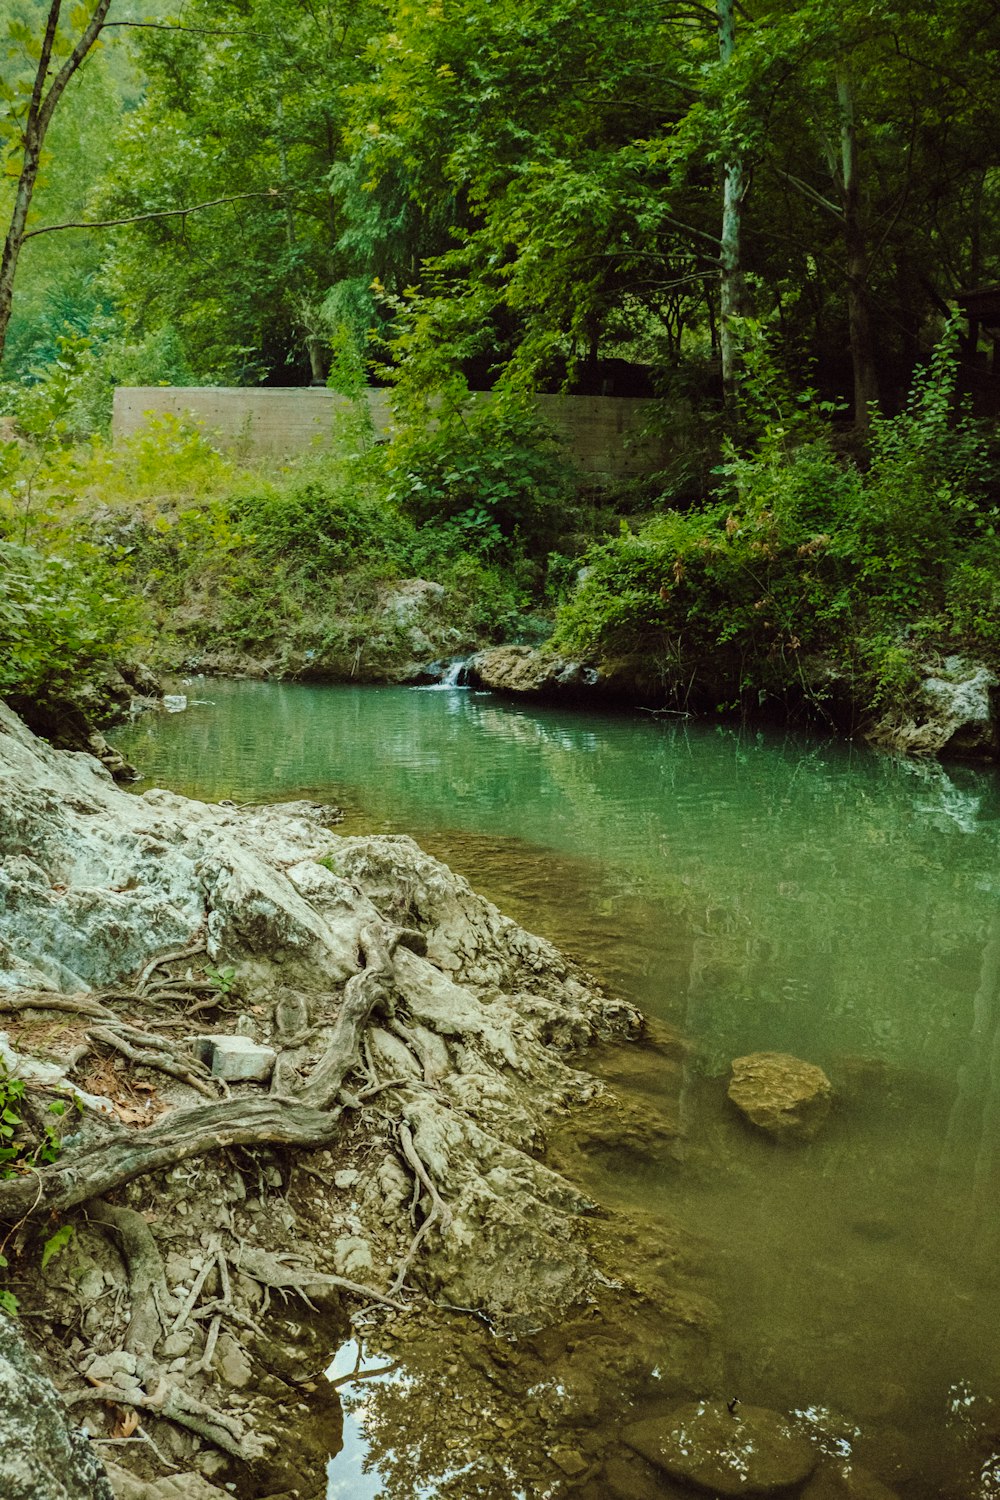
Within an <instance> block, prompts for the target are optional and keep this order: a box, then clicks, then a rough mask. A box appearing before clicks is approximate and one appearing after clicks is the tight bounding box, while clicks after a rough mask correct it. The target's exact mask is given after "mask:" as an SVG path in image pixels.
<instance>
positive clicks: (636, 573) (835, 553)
mask: <svg viewBox="0 0 1000 1500" xmlns="http://www.w3.org/2000/svg"><path fill="white" fill-rule="evenodd" d="M759 368H762V367H759ZM955 380H956V358H955V351H954V343H953V340H951V339H950V338H946V339H945V341H944V342H943V343H942V344H941V346H940V347H939V348H938V350H937V352H936V354H935V356H934V358H933V360H932V361H931V362H930V364H929V365H928V367H927V369H926V370H925V371H924V372H923V373H922V374H921V375H920V376H919V377H918V379H917V380H916V381H915V383H914V387H913V391H912V393H911V396H910V399H909V401H908V403H907V405H906V407H905V409H904V410H903V412H901V413H900V415H899V416H897V417H895V418H882V419H880V420H879V421H878V422H877V424H876V426H875V431H874V436H873V449H872V458H871V463H870V465H869V466H868V467H867V468H866V469H863V468H861V467H859V466H858V465H857V464H856V463H855V462H854V461H852V460H850V459H848V458H844V457H841V456H839V455H838V454H837V453H836V452H835V450H834V448H833V446H832V443H831V440H830V437H829V435H828V434H827V433H826V432H824V431H823V430H822V428H821V427H820V426H818V424H817V421H816V414H815V411H814V409H813V407H812V403H811V401H810V402H809V403H807V404H805V405H801V404H798V403H794V402H793V404H792V405H791V407H789V406H788V404H787V392H785V393H784V395H782V393H781V392H780V390H779V391H778V392H777V393H776V394H775V396H774V399H773V401H771V402H770V405H771V407H772V413H771V416H770V418H768V419H766V420H763V421H762V423H761V425H760V426H759V428H758V433H757V437H756V440H755V441H754V443H753V445H752V448H751V450H750V451H749V452H743V453H739V452H737V451H736V450H735V449H734V448H733V447H732V446H730V448H729V450H728V454H727V459H726V462H725V463H724V464H723V466H722V468H721V469H720V471H719V478H720V486H719V493H718V496H717V497H716V498H715V499H713V500H712V501H711V502H709V503H707V504H704V505H702V506H699V507H697V508H696V509H694V510H693V511H691V512H688V513H686V514H682V513H679V512H676V511H669V510H668V511H665V512H664V513H663V514H662V515H660V516H658V517H656V518H654V519H653V520H652V521H650V522H649V523H647V524H646V525H645V526H644V527H642V528H641V529H640V531H639V532H638V534H633V533H632V532H631V531H629V530H628V529H627V528H626V527H624V526H623V529H622V533H621V535H620V536H618V537H616V538H614V539H613V540H611V541H608V542H605V543H601V544H599V545H597V546H595V547H593V548H591V550H590V551H589V553H588V554H587V556H586V557H585V559H584V563H585V569H584V579H583V582H582V583H581V584H580V585H579V587H578V588H577V589H576V591H575V592H574V593H573V595H572V596H571V597H570V598H569V600H568V601H567V603H566V604H565V605H564V606H563V608H562V610H561V611H560V614H559V618H558V622H557V629H556V634H555V638H554V642H555V645H556V646H557V647H560V648H561V649H563V650H568V651H573V652H578V653H579V652H583V653H588V652H590V653H593V652H601V653H603V654H606V655H607V654H610V655H618V654H638V655H640V656H644V657H647V658H648V659H649V660H650V661H652V662H655V663H657V664H658V665H659V669H660V671H661V674H662V676H663V678H664V681H665V682H666V683H667V684H668V685H669V686H670V687H672V689H673V690H674V692H675V693H676V694H681V695H683V693H684V692H685V691H689V690H690V688H691V684H692V683H693V682H694V683H696V684H698V685H700V686H701V687H702V688H706V690H707V684H708V683H714V684H717V685H718V689H719V691H718V699H719V700H721V703H720V706H725V707H733V706H736V705H740V704H742V705H744V706H746V705H747V704H748V703H750V704H753V705H754V706H757V705H759V704H761V703H764V702H766V701H767V700H769V699H771V698H774V697H776V696H785V697H787V695H788V694H789V693H791V694H792V695H793V696H794V695H798V696H799V697H802V698H805V699H806V700H811V702H812V704H813V706H814V707H816V706H820V705H819V702H818V700H819V697H820V696H821V693H822V689H821V688H819V687H818V686H817V684H818V683H819V682H820V681H821V680H822V679H823V678H824V677H825V678H827V679H829V677H830V675H831V673H830V670H817V665H818V662H817V659H818V658H819V657H820V656H822V657H823V658H824V659H825V660H826V662H827V665H828V668H830V669H832V671H833V675H836V673H837V672H838V671H844V672H848V673H850V674H851V676H852V677H853V679H854V681H855V683H856V685H857V688H858V689H860V694H861V696H862V698H863V699H864V700H865V701H866V702H867V704H868V706H869V708H871V709H872V710H876V709H880V708H886V707H889V706H891V705H892V704H895V703H899V702H901V701H904V700H905V698H906V695H907V692H908V691H909V690H910V689H911V688H912V686H913V682H914V680H915V671H916V657H915V651H916V648H917V646H918V645H919V644H920V642H921V641H922V640H935V641H945V642H949V641H950V642H952V643H953V644H954V645H959V646H962V647H967V648H969V649H973V650H977V651H979V652H981V653H983V654H985V655H986V656H987V657H988V658H992V659H997V657H998V654H1000V589H998V588H997V586H996V584H995V581H994V580H995V579H996V577H997V576H998V571H997V570H998V566H1000V541H998V539H997V535H996V511H995V509H994V508H993V506H992V504H991V502H990V499H989V491H988V488H987V483H986V481H987V478H988V465H987V461H986V451H985V446H984V442H983V438H982V435H981V433H980V432H979V431H978V429H977V428H976V427H975V425H974V424H972V423H971V422H970V421H969V420H968V419H960V420H959V421H958V422H957V423H956V422H955V419H954V412H953V404H954V389H955ZM766 384H767V379H766V376H765V377H764V381H763V384H762V385H761V388H760V390H759V392H758V395H759V397H760V398H761V399H760V401H759V402H758V406H759V409H760V410H764V408H766V406H767V405H768V404H769V403H768V401H767V399H766V389H765V387H766ZM987 583H988V586H985V587H984V585H986V584H987ZM810 658H811V659H810ZM804 663H805V665H804Z"/></svg>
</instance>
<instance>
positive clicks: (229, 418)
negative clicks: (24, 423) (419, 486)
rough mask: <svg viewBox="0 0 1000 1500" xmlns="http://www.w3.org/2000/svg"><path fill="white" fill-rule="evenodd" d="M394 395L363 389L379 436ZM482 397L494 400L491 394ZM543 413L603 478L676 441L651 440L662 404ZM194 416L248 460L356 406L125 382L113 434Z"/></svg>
mask: <svg viewBox="0 0 1000 1500" xmlns="http://www.w3.org/2000/svg"><path fill="white" fill-rule="evenodd" d="M390 395H391V392H389V391H387V390H378V389H376V388H374V387H369V388H368V389H367V390H366V391H365V399H366V401H367V403H368V410H369V412H370V413H371V419H372V425H373V427H374V430H375V437H376V440H379V439H384V438H385V437H386V436H387V435H388V433H389V432H390V431H391V428H392V412H391V409H390V406H389V398H390ZM475 399H476V400H477V401H489V400H491V399H492V398H491V397H490V396H489V395H488V394H484V395H479V396H477V397H476V398H475ZM535 400H536V403H537V407H538V413H539V416H540V417H541V418H542V419H543V421H545V422H546V423H548V425H549V426H550V427H551V428H552V429H553V431H554V432H555V433H557V434H558V436H559V437H561V438H562V439H563V441H564V442H565V443H566V445H567V449H568V451H569V454H570V456H571V458H572V459H573V462H574V463H575V464H576V467H577V468H578V469H579V470H580V473H581V474H583V475H585V476H587V477H588V478H591V479H593V480H595V481H596V482H599V481H601V480H604V481H607V480H615V479H627V478H631V477H635V476H641V475H643V474H650V473H653V472H655V471H656V470H658V469H661V468H663V467H664V465H665V463H666V462H667V461H668V460H669V458H670V457H671V454H672V453H676V444H675V443H667V442H666V441H665V440H664V439H663V438H662V437H652V436H651V435H650V434H649V433H648V432H647V428H649V427H650V426H652V424H653V418H654V416H655V415H656V412H657V406H658V403H657V402H655V401H651V400H648V399H643V398H641V397H636V396H536V398H535ZM150 413H152V414H155V415H158V416H159V415H164V414H167V413H169V414H171V415H173V416H177V417H186V418H192V419H193V420H194V421H196V422H198V423H200V424H201V425H202V426H203V427H204V429H205V431H206V433H207V434H208V435H209V436H210V437H212V438H213V439H214V440H216V441H217V442H218V443H219V446H220V447H222V448H224V449H226V450H227V451H229V452H232V453H235V454H236V455H237V456H238V457H240V458H243V459H254V458H265V457H270V458H281V457H286V458H290V457H294V456H295V455H297V454H302V453H306V452H308V451H309V450H310V449H311V448H322V447H323V446H325V445H326V444H329V443H331V442H332V441H333V440H334V438H335V436H336V434H337V428H338V426H339V427H340V428H341V430H343V428H344V427H345V426H346V427H347V428H348V430H349V428H350V422H351V417H352V412H351V403H350V401H349V400H348V399H347V398H346V397H345V396H339V395H337V393H336V392H335V391H328V390H324V389H322V388H318V387H317V388H315V389H314V388H312V387H308V386H304V387H277V386H267V387H256V388H244V387H236V386H155V385H154V386H119V387H118V389H117V390H116V391H115V404H114V417H113V422H112V432H113V435H114V437H115V438H116V439H117V438H123V437H128V436H129V435H130V434H132V433H134V432H136V431H137V430H138V428H140V427H141V426H142V424H143V421H144V419H145V418H146V416H147V415H148V414H150Z"/></svg>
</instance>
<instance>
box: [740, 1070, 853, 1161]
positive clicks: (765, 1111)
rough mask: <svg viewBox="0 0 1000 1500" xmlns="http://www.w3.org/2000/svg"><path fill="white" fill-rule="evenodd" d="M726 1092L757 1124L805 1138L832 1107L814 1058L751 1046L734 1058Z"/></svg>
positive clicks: (774, 1132) (782, 1137)
mask: <svg viewBox="0 0 1000 1500" xmlns="http://www.w3.org/2000/svg"><path fill="white" fill-rule="evenodd" d="M729 1097H730V1099H731V1100H732V1101H733V1103H734V1104H735V1105H736V1108H737V1109H738V1110H739V1111H740V1113H741V1114H742V1115H744V1116H745V1117H746V1119H748V1120H749V1121H750V1123H751V1124H752V1125H756V1126H757V1127H758V1129H760V1130H766V1131H767V1132H768V1134H769V1135H773V1136H775V1137H777V1138H778V1139H779V1140H805V1141H808V1140H811V1139H812V1137H813V1136H814V1135H815V1134H816V1132H817V1131H818V1130H819V1128H820V1126H821V1125H822V1124H823V1122H824V1120H825V1119H826V1117H827V1115H828V1114H829V1112H830V1104H831V1102H832V1100H833V1087H832V1085H831V1083H830V1080H829V1078H827V1076H826V1074H825V1073H824V1072H823V1069H822V1068H817V1067H816V1065H815V1064H814V1063H807V1062H803V1061H802V1060H801V1058H798V1057H791V1056H789V1054H788V1053H787V1052H752V1053H751V1054H750V1055H749V1056H748V1057H737V1058H736V1059H735V1061H734V1062H733V1076H732V1079H731V1081H730V1084H729Z"/></svg>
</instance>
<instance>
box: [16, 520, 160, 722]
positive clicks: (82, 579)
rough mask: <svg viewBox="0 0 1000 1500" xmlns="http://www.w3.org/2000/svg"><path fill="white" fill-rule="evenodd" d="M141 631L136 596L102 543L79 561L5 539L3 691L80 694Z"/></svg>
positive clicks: (36, 695)
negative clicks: (124, 583) (110, 561)
mask: <svg viewBox="0 0 1000 1500" xmlns="http://www.w3.org/2000/svg"><path fill="white" fill-rule="evenodd" d="M137 637H138V609H137V606H136V603H135V601H134V600H133V599H131V598H129V597H128V595H127V594H126V592H125V591H124V589H123V588H122V585H121V581H120V579H118V578H117V577H116V575H115V573H114V572H113V570H112V569H111V567H110V565H109V564H108V562H107V560H106V559H105V558H104V557H103V556H102V555H101V554H100V552H99V551H98V549H97V548H91V549H89V551H88V549H87V548H86V547H85V546H84V544H82V543H80V544H78V547H77V557H76V559H75V560H71V559H70V558H67V557H59V556H50V557H46V556H43V555H42V554H41V553H40V552H38V551H36V550H35V549H34V548H31V547H20V546H16V545H14V544H13V543H11V542H6V541H0V693H14V694H19V695H22V696H25V697H29V698H32V699H35V700H38V701H44V700H50V701H51V700H55V699H58V698H60V697H62V696H64V695H70V696H72V695H73V693H74V692H78V691H79V690H81V689H83V688H85V687H86V686H87V685H88V684H93V685H96V684H99V682H100V680H101V677H102V675H103V674H104V673H105V672H106V671H107V669H108V668H109V667H110V666H111V665H112V664H113V662H114V661H115V659H116V658H119V657H121V656H123V655H127V654H128V653H129V651H130V650H131V649H132V648H133V647H134V645H135V643H136V640H137Z"/></svg>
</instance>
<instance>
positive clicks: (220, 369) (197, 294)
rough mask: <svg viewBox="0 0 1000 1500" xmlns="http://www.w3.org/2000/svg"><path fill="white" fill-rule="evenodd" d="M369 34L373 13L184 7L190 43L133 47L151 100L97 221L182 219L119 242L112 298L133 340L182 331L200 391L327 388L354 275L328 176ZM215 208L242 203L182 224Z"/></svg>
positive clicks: (137, 118)
mask: <svg viewBox="0 0 1000 1500" xmlns="http://www.w3.org/2000/svg"><path fill="white" fill-rule="evenodd" d="M375 28H376V23H375V19H374V16H373V11H372V9H371V7H370V6H369V5H368V4H367V3H366V0H363V3H361V4H352V3H348V0H320V3H316V4H311V3H308V4H307V3H305V0H247V3H242V0H222V3H219V0H189V3H188V4H187V5H186V7H185V10H184V29H180V28H175V29H148V30H143V31H139V32H136V33H134V37H135V46H136V52H137V56H138V58H139V61H140V64H141V68H142V73H143V77H144V81H145V88H144V97H143V100H142V102H141V104H140V105H139V107H138V108H137V109H135V110H133V111H131V112H130V113H129V114H128V115H127V116H125V117H124V119H123V121H122V128H121V131H120V134H119V141H118V150H117V153H116V161H115V165H114V168H113V170H112V172H111V173H110V174H109V176H108V178H107V179H106V181H105V182H104V184H103V186H102V189H101V192H100V198H99V202H100V205H101V212H102V213H103V214H104V215H106V216H107V217H109V218H110V217H113V216H116V215H117V216H121V217H124V218H131V217H137V216H139V215H141V214H142V212H143V210H144V209H146V208H148V207H150V206H154V205H155V207H156V208H157V209H160V210H164V209H167V208H171V207H173V208H175V209H176V210H178V212H176V213H175V215H174V217H172V218H167V217H161V218H158V219H154V218H151V219H148V220H145V221H144V222H140V223H137V224H135V225H130V226H128V227H126V228H123V229H122V230H120V231H114V232H113V233H112V234H111V235H110V237H109V244H108V250H107V255H106V274H107V283H106V284H107V286H108V289H109V291H110V293H111V295H112V297H113V299H114V301H115V303H116V305H117V306H118V308H119V309H120V311H121V313H122V315H123V316H124V318H125V320H126V322H127V324H128V326H129V327H130V329H131V330H132V331H133V332H135V333H136V334H138V335H140V336H141V335H142V334H144V333H148V332H150V331H151V330H155V329H156V328H158V327H163V326H170V327H171V328H173V329H175V330H176V331H177V332H178V334H179V336H180V338H181V340H182V342H183V345H184V348H185V352H186V354H187V356H188V358H189V360H190V362H191V363H192V365H193V367H194V368H195V369H196V370H197V371H198V372H199V373H200V374H201V375H202V376H210V377H214V378H222V379H225V380H230V381H242V380H256V379H260V378H267V377H268V376H269V375H270V376H271V378H274V376H273V372H276V371H277V372H281V373H279V376H278V378H279V379H280V378H284V379H285V380H287V378H288V377H287V376H285V375H283V372H284V371H285V370H288V369H291V370H293V371H294V372H295V376H296V378H300V379H302V378H304V379H308V378H309V376H310V375H311V376H312V377H313V378H314V379H322V377H323V374H324V373H325V372H324V368H323V353H324V349H325V346H326V345H327V344H328V341H329V339H328V334H329V328H328V323H329V320H328V318H327V317H326V315H325V313H324V309H323V304H324V302H325V300H326V298H327V295H328V293H329V291H330V289H331V287H334V286H336V285H337V284H339V283H340V282H342V281H343V280H345V279H346V278H348V277H349V275H350V273H351V268H352V258H351V256H350V255H349V254H348V253H346V252H345V251H343V250H342V249H341V245H340V241H341V238H342V236H343V235H344V234H345V233H346V231H347V229H348V222H347V219H346V217H345V215H344V214H343V213H342V212H341V210H340V207H339V203H338V195H337V192H336V191H335V189H334V188H333V186H332V185H331V174H332V173H334V171H335V170H336V169H337V167H338V164H339V163H340V161H341V160H342V158H343V155H344V151H343V147H342V143H341V138H342V131H343V126H344V121H345V115H346V91H347V89H349V88H350V87H351V86H352V85H354V84H356V83H357V82H358V80H359V78H360V77H361V76H362V75H363V73H364V71H365V68H366V65H365V62H364V51H365V46H366V42H367V39H368V36H369V35H370V34H371V32H372V31H373V30H375ZM266 186H272V187H273V188H274V189H275V192H274V193H273V194H272V195H270V196H268V195H267V194H266V191H261V190H262V189H265V188H266ZM258 191H260V193H261V195H260V196H259V197H257V198H254V197H253V196H252V194H253V193H255V192H258ZM244 194H245V195H246V196H239V195H244ZM223 197H226V198H229V199H233V200H235V199H236V198H237V197H239V201H238V202H237V201H232V202H231V203H230V204H229V205H228V206H227V207H226V208H225V209H224V210H221V211H220V212H219V213H217V214H213V215H212V216H210V217H207V216H206V217H204V218H197V219H196V218H193V217H191V216H189V215H187V214H185V213H183V212H180V210H182V209H183V206H184V205H185V204H186V203H188V202H190V201H191V199H192V198H194V199H195V200H196V201H200V200H212V199H221V198H223ZM367 279H368V280H369V281H370V280H371V273H369V275H368V278H367Z"/></svg>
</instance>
